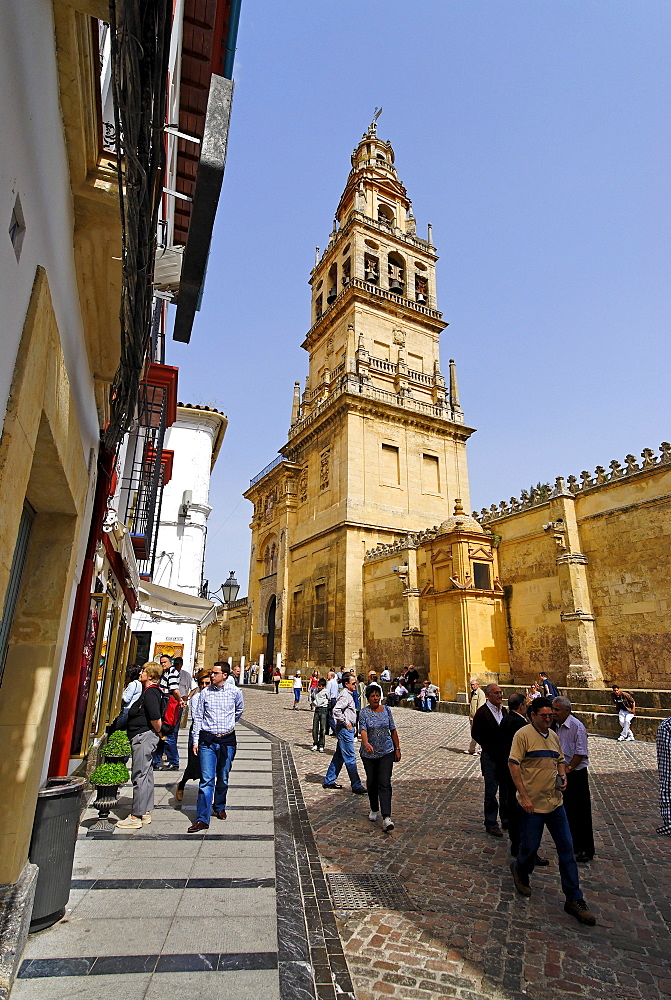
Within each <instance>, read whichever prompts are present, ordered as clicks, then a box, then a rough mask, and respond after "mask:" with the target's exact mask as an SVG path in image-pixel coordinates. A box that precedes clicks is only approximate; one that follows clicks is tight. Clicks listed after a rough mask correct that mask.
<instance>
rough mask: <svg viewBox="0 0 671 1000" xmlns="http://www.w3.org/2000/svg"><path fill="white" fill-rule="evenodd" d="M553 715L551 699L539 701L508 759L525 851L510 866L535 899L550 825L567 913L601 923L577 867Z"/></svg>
mask: <svg viewBox="0 0 671 1000" xmlns="http://www.w3.org/2000/svg"><path fill="white" fill-rule="evenodd" d="M553 718H554V715H553V712H552V701H551V700H550V699H549V698H536V699H535V700H534V701H533V702H532V707H531V725H529V726H523V727H522V728H521V729H518V731H517V732H516V733H515V736H514V737H513V743H512V746H511V748H510V756H509V757H508V767H509V768H510V776H511V777H512V779H513V781H514V782H515V787H516V789H517V802H518V807H517V808H518V810H519V811H518V817H519V824H520V846H519V851H518V854H517V858H516V859H514V860H513V862H512V863H511V865H510V870H511V872H512V876H513V881H514V883H515V888H516V889H517V891H518V892H519V893H520V894H521V895H522V896H530V895H531V886H530V885H529V876H530V875H531V873H532V871H533V870H534V865H535V864H536V852H537V851H538V848H539V847H540V843H541V837H542V836H543V828H544V827H546V826H547V828H548V830H549V832H550V836H551V837H552V839H553V840H554V842H555V847H556V848H557V856H558V859H559V873H560V875H561V884H562V890H563V892H564V895H565V897H566V902H565V903H564V909H565V911H566V912H567V913H570V914H571V916H572V917H575V918H576V920H578V921H579V922H580V923H581V924H589V925H590V926H592V925H594V924H595V923H596V917H595V916H594V914H593V913H590V911H589V910H588V908H587V904H586V902H585V900H584V899H583V895H582V891H581V889H580V880H579V878H578V866H577V864H576V860H575V857H574V853H573V841H572V839H571V831H570V829H569V825H568V820H567V819H566V811H565V810H564V804H563V800H562V794H561V793H562V792H563V791H564V790H565V788H566V761H565V760H564V754H563V753H562V748H561V744H560V743H559V739H558V738H557V735H556V733H553V732H552V731H551V730H550V726H551V725H552V721H553Z"/></svg>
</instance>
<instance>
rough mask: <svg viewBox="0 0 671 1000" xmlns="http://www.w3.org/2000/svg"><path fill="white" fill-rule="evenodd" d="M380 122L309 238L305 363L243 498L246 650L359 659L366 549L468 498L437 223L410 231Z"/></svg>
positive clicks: (465, 432) (466, 431) (293, 662)
mask: <svg viewBox="0 0 671 1000" xmlns="http://www.w3.org/2000/svg"><path fill="white" fill-rule="evenodd" d="M377 117H379V112H378V114H377V115H376V117H375V118H374V119H373V121H372V122H371V124H370V126H369V127H368V129H367V131H366V132H365V134H364V135H363V137H362V139H361V141H360V142H359V144H358V146H357V148H356V149H355V150H354V152H353V153H352V168H351V170H350V173H349V177H348V178H347V183H346V185H345V190H344V191H343V194H342V197H341V199H340V202H339V204H338V208H337V210H336V214H335V218H334V222H333V229H332V231H331V234H330V236H329V240H328V244H327V246H326V248H325V250H324V251H323V253H321V252H320V250H319V248H318V249H317V253H316V260H315V266H314V268H313V270H312V272H311V275H310V279H309V283H310V287H311V325H310V329H309V330H308V333H307V335H306V337H305V339H304V341H303V344H302V346H303V348H304V349H305V350H306V352H307V353H308V356H309V366H308V374H307V377H306V379H305V384H304V388H303V390H302V391H301V388H300V384H298V385H297V386H296V387H295V388H294V396H293V406H292V415H291V426H290V428H289V433H288V439H287V442H286V444H285V445H284V447H282V448H281V449H280V458H279V459H277V460H276V461H275V462H274V463H271V465H270V466H269V467H268V468H267V469H265V470H263V472H262V473H260V474H259V476H257V477H256V478H255V480H252V483H251V485H250V489H249V490H248V491H247V493H246V494H245V496H246V497H247V498H248V499H250V500H252V502H253V503H254V505H255V512H254V518H253V521H252V532H253V538H252V546H253V550H252V561H251V572H250V591H249V593H250V598H251V599H252V601H253V602H254V604H253V611H252V614H253V621H252V643H251V647H250V655H252V656H253V657H254V658H256V657H257V656H258V654H259V652H262V651H263V648H272V650H273V655H274V656H276V655H277V653H278V652H280V653H281V656H282V659H283V661H284V662H285V664H286V665H287V666H288V668H289V669H301V670H303V669H305V668H306V667H310V668H312V667H314V666H318V667H319V668H324V669H326V668H327V667H329V666H332V665H333V666H336V667H340V668H342V667H347V668H355V669H358V668H361V667H362V666H363V662H362V656H363V653H362V650H363V648H364V641H363V608H362V566H363V560H364V555H365V552H366V551H367V550H369V549H371V548H373V547H374V546H376V545H377V544H379V543H389V542H394V541H397V540H400V539H402V538H404V537H405V536H406V535H407V534H408V533H409V532H415V531H421V530H423V529H424V528H427V527H430V526H432V525H434V524H440V523H441V522H442V521H444V520H445V518H446V517H448V516H449V514H450V512H451V510H452V506H453V505H454V501H455V499H456V498H461V500H462V501H463V503H464V505H465V506H466V507H467V508H468V503H469V489H468V471H467V465H466V441H467V440H468V438H469V436H470V435H471V434H472V433H473V429H472V428H470V427H467V426H466V425H465V423H464V417H463V413H462V410H461V407H460V405H459V400H458V396H457V388H456V371H455V368H454V362H452V361H450V373H449V380H448V385H446V381H445V378H444V376H443V373H442V369H441V364H440V355H439V337H440V334H441V332H442V331H443V330H444V329H445V327H446V325H447V324H446V323H445V322H444V320H443V317H442V313H440V312H439V311H438V309H437V302H436V281H435V268H436V261H437V259H438V257H437V253H436V249H435V247H434V246H433V240H432V234H431V227H430V226H429V227H428V232H427V238H426V239H422V238H421V237H419V236H418V235H417V230H416V223H415V217H414V215H413V211H412V203H411V201H410V199H409V198H408V195H407V192H406V189H405V187H404V185H403V184H402V183H401V181H400V180H399V178H398V174H397V172H396V167H395V165H394V151H393V149H392V147H391V144H390V143H389V142H385V141H383V140H382V139H380V138H379V137H378V135H377ZM269 544H271V545H275V546H276V549H275V550H273V551H276V570H277V572H276V574H275V579H273V580H272V581H271V580H269V574H268V573H267V572H266V570H267V568H268V565H269V562H268V560H267V559H266V557H265V549H266V547H267V545H269ZM270 564H271V565H272V560H271V561H270ZM255 594H256V595H257V596H256V598H255ZM271 604H272V607H273V609H275V619H274V624H275V635H274V641H273V642H272V644H270V646H269V644H268V636H267V628H268V615H267V613H266V609H267V608H270V606H271ZM277 609H279V614H278V613H277ZM264 629H266V631H265V632H264ZM263 636H265V637H266V638H265V639H264V638H262V637H263ZM255 637H261V638H258V639H256V638H255Z"/></svg>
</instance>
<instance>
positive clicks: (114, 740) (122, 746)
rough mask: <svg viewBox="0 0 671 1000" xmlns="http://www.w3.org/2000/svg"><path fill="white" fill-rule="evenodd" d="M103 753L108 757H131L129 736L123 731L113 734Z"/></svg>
mask: <svg viewBox="0 0 671 1000" xmlns="http://www.w3.org/2000/svg"><path fill="white" fill-rule="evenodd" d="M103 753H104V755H105V756H106V757H130V754H131V746H130V741H129V739H128V735H127V734H126V733H125V732H124V731H123V730H122V729H118V730H117V731H116V732H115V733H112V735H111V736H110V738H109V739H108V741H107V743H106V744H105V749H104V750H103Z"/></svg>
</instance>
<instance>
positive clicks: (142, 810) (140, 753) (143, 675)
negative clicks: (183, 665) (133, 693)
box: [117, 661, 163, 830]
mask: <svg viewBox="0 0 671 1000" xmlns="http://www.w3.org/2000/svg"><path fill="white" fill-rule="evenodd" d="M160 677H161V667H160V666H159V665H158V663H154V662H153V661H152V662H150V663H145V665H144V666H143V668H142V670H141V671H140V676H139V681H140V683H141V684H142V695H141V696H140V697H139V698H138V699H137V701H136V702H135V703H134V704H133V705H131V708H130V711H129V712H128V727H127V729H128V739H129V740H130V746H131V752H132V754H133V761H132V773H131V777H132V780H133V805H132V807H131V814H130V816H128V817H127V818H126V819H122V820H120V821H119V822H118V823H117V827H118V828H119V829H120V830H139V829H141V827H143V826H146V824H147V823H151V810H152V809H153V808H154V771H153V768H152V766H151V758H152V754H153V753H154V750H155V749H156V747H157V746H158V737H159V733H160V732H161V724H162V721H163V719H162V716H163V696H162V695H161V689H160V688H159V686H158V682H159V679H160Z"/></svg>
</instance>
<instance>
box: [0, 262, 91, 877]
mask: <svg viewBox="0 0 671 1000" xmlns="http://www.w3.org/2000/svg"><path fill="white" fill-rule="evenodd" d="M88 481H89V474H88V468H87V464H86V461H85V456H84V454H83V451H82V438H81V433H80V430H79V426H78V421H77V415H76V405H75V401H74V397H73V393H72V389H71V385H70V381H69V379H68V375H67V370H66V367H65V361H64V358H63V353H62V350H61V340H60V335H59V331H58V326H57V323H56V318H55V315H54V311H53V306H52V302H51V295H50V293H49V286H48V282H47V277H46V273H45V272H44V271H43V270H41V269H39V270H38V273H37V276H36V279H35V285H34V287H33V293H32V296H31V302H30V306H29V310H28V315H27V318H26V323H25V327H24V332H23V336H22V339H21V344H20V348H19V353H18V357H17V361H16V366H15V371H14V378H13V381H12V389H11V394H10V399H9V403H8V407H7V414H6V417H5V423H4V427H3V433H2V438H1V440H0V518H1V522H0V523H2V532H1V533H0V602H1V601H3V600H4V596H5V591H6V588H7V582H8V579H9V572H10V567H11V563H12V558H13V554H14V546H15V543H16V537H17V533H18V525H19V521H20V518H21V512H22V508H23V502H24V497H25V498H26V500H27V501H28V502H29V503H30V504H31V506H32V507H33V509H34V510H35V512H36V516H35V519H34V522H33V527H32V532H31V536H30V543H29V546H28V553H27V558H26V563H25V566H24V570H23V574H22V578H21V587H20V591H19V598H18V602H17V606H16V611H15V614H14V619H13V624H12V630H11V634H10V641H9V648H8V652H7V659H6V663H5V670H4V675H3V678H2V689H1V695H2V696H1V697H0V742H1V744H2V747H3V753H2V757H1V758H0V787H2V789H3V798H4V802H5V808H4V809H3V810H2V812H0V883H3V884H4V883H13V882H15V881H16V880H17V879H18V877H19V875H20V873H21V870H22V868H23V866H24V864H25V863H26V860H27V857H28V847H29V844H30V836H31V832H32V825H33V818H34V813H35V801H36V798H37V791H38V788H39V784H40V779H41V773H42V764H43V761H44V756H45V752H46V745H47V736H48V731H49V720H50V717H51V711H52V705H53V701H54V697H55V692H56V683H57V677H58V668H59V664H60V660H61V656H62V650H63V643H64V640H65V633H66V626H67V615H68V607H69V606H68V599H69V595H70V594H71V592H72V587H73V584H74V570H75V557H76V551H77V541H78V538H79V533H80V531H81V530H82V528H83V526H84V524H83V521H84V510H85V506H86V497H87V489H88Z"/></svg>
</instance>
